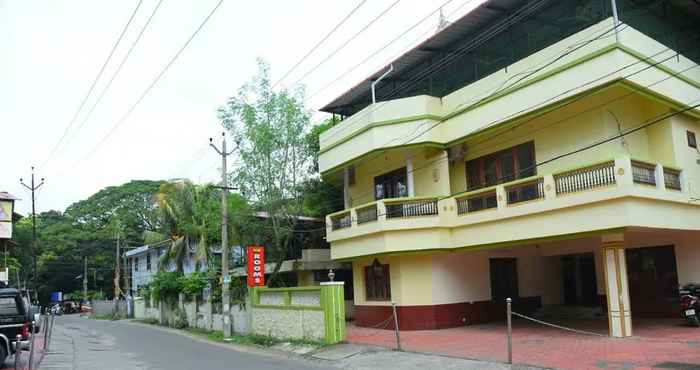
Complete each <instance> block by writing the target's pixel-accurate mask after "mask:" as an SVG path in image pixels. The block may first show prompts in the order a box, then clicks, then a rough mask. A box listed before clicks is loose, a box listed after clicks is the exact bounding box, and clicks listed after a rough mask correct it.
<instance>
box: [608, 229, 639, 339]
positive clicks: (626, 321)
mask: <svg viewBox="0 0 700 370" xmlns="http://www.w3.org/2000/svg"><path fill="white" fill-rule="evenodd" d="M624 243H625V239H624V234H611V235H603V237H602V249H603V271H604V272H605V294H606V297H607V301H608V328H609V330H610V336H611V337H617V338H622V337H629V336H631V335H632V312H631V309H630V297H629V288H628V280H627V263H626V261H625V248H624Z"/></svg>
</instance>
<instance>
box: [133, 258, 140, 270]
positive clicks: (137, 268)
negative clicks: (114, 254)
mask: <svg viewBox="0 0 700 370" xmlns="http://www.w3.org/2000/svg"><path fill="white" fill-rule="evenodd" d="M138 270H139V258H138V257H134V271H138Z"/></svg>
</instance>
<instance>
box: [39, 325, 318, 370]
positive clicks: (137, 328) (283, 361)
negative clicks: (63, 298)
mask: <svg viewBox="0 0 700 370" xmlns="http://www.w3.org/2000/svg"><path fill="white" fill-rule="evenodd" d="M231 347H232V346H229V345H226V344H216V343H211V342H205V341H204V340H202V339H198V338H190V337H187V336H183V335H180V334H176V333H172V332H169V331H167V330H164V329H161V328H157V327H151V326H146V325H143V324H138V323H130V322H126V321H103V320H91V319H87V318H81V317H79V316H76V315H70V316H68V315H67V316H61V317H58V318H57V320H56V326H55V329H54V335H53V340H52V342H51V348H50V349H51V350H52V351H53V352H55V353H54V354H49V355H47V357H46V358H45V359H44V361H43V362H42V364H41V367H40V368H41V369H44V368H45V369H80V370H82V369H91V370H92V369H115V370H117V369H118V370H121V369H154V370H156V369H163V370H166V369H167V370H192V369H227V370H228V369H241V370H249V369H256V370H267V369H328V368H331V367H332V366H330V365H329V364H323V363H319V362H311V361H305V360H301V359H299V358H292V357H290V356H287V355H285V354H280V355H278V354H269V353H266V352H264V351H261V350H256V349H251V350H248V349H245V350H242V351H241V350H237V349H234V348H231Z"/></svg>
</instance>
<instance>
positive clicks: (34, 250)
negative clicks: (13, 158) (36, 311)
mask: <svg viewBox="0 0 700 370" xmlns="http://www.w3.org/2000/svg"><path fill="white" fill-rule="evenodd" d="M19 182H20V184H22V186H24V187H25V188H27V189H29V190H30V191H31V192H32V264H33V265H34V271H33V272H34V290H35V291H36V290H37V289H38V288H39V280H38V277H37V272H36V252H37V249H38V247H37V244H36V207H35V205H36V203H35V197H34V193H35V192H36V191H37V190H38V189H39V188H40V187H41V185H44V178H43V177H42V178H41V183H40V184H39V185H35V184H34V166H32V182H31V186H29V185H27V184H25V183H24V181H22V179H21V178H20V179H19Z"/></svg>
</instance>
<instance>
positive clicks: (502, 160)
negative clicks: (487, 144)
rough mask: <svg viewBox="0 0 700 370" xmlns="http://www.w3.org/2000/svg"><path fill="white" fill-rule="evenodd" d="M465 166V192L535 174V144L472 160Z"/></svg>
mask: <svg viewBox="0 0 700 370" xmlns="http://www.w3.org/2000/svg"><path fill="white" fill-rule="evenodd" d="M466 166H467V171H466V173H467V190H476V189H480V188H484V187H488V186H492V185H496V184H502V183H504V182H509V181H513V180H517V179H522V178H525V177H530V176H534V175H535V174H537V169H536V168H535V143H534V142H533V141H530V142H527V143H525V144H521V145H518V146H515V147H512V148H508V149H506V150H502V151H500V152H496V153H492V154H489V155H486V156H483V157H479V158H476V159H472V160H470V161H468V162H467V163H466Z"/></svg>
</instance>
